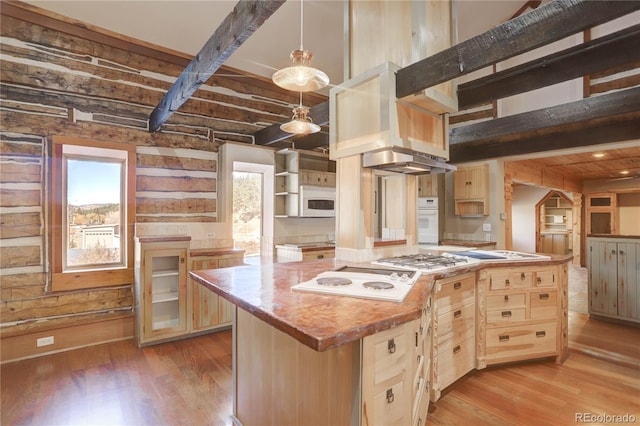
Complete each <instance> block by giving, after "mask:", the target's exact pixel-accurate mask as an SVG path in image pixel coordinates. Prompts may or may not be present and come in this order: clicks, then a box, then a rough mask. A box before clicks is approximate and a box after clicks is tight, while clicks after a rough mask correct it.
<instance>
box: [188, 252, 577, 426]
mask: <svg viewBox="0 0 640 426" xmlns="http://www.w3.org/2000/svg"><path fill="white" fill-rule="evenodd" d="M570 260H571V256H552V257H551V258H550V259H546V260H535V261H516V262H510V261H504V262H491V263H487V264H484V263H476V264H471V265H465V266H460V267H456V268H453V269H448V270H446V271H442V272H437V273H433V274H425V273H423V274H422V276H421V277H420V278H419V280H418V281H417V282H416V284H414V286H413V289H412V290H411V291H410V292H409V294H408V295H407V297H406V298H405V300H404V301H403V302H402V303H396V302H386V301H375V300H367V299H360V298H353V297H342V296H331V295H319V294H313V293H305V292H297V291H292V290H291V287H293V286H294V285H296V284H298V283H301V282H305V281H308V280H311V279H313V278H314V277H315V276H316V275H318V274H319V273H321V272H324V271H329V270H335V269H337V268H340V267H342V266H346V265H347V264H349V265H351V266H353V264H351V263H347V262H345V261H340V260H317V261H311V262H290V263H280V264H278V263H276V264H264V265H260V266H240V267H234V268H227V269H219V270H201V271H193V272H191V273H190V274H191V276H192V278H193V279H194V280H195V281H196V282H198V283H200V284H202V285H204V286H205V287H207V288H209V289H210V290H212V291H213V292H215V293H217V294H218V295H220V296H221V297H223V298H225V299H227V300H228V301H229V302H231V303H233V304H234V305H235V306H236V311H235V318H234V327H233V332H234V348H233V350H234V357H233V378H234V399H233V401H234V407H233V413H234V416H235V419H234V421H235V422H236V423H237V424H243V425H250V424H299V425H303V424H332V425H334V424H374V423H375V424H381V423H384V424H423V423H424V421H425V420H426V414H427V409H428V404H429V400H430V399H431V400H437V398H439V397H440V392H441V390H442V389H444V388H445V387H446V386H448V385H450V384H451V383H453V382H454V381H455V380H457V379H458V378H459V377H461V376H462V375H464V374H466V373H467V372H469V371H470V370H472V369H473V368H483V367H485V366H486V365H491V364H496V363H504V362H510V361H516V360H522V359H530V358H541V357H555V359H556V360H557V361H558V362H562V361H563V360H564V358H565V357H566V355H567V344H568V335H567V312H566V309H567V308H566V307H567V306H568V304H567V288H566V285H567V262H569V261H570ZM356 266H357V265H356ZM365 266H369V267H370V266H371V265H369V264H366V265H365ZM505 277H506V278H505ZM510 286H512V287H510ZM495 300H499V302H500V304H501V305H502V304H505V306H495ZM506 312H509V314H506ZM496 313H497V318H496V317H495V315H496ZM458 321H460V324H458V323H457V322H458ZM493 338H495V342H493V341H492V340H491V339H493ZM457 339H463V340H461V341H460V343H459V342H458V340H457ZM487 339H489V341H488V340H487ZM530 339H534V340H535V339H538V340H539V341H540V342H541V343H537V342H536V341H530ZM465 343H470V347H465V346H464V344H465ZM459 357H460V358H459Z"/></svg>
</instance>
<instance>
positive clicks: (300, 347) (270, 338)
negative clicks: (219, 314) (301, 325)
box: [234, 308, 359, 426]
mask: <svg viewBox="0 0 640 426" xmlns="http://www.w3.org/2000/svg"><path fill="white" fill-rule="evenodd" d="M235 326H236V346H235V352H234V358H235V371H234V376H235V380H236V387H235V395H234V397H235V401H234V410H235V412H234V416H235V421H236V422H237V423H238V424H242V425H244V426H249V425H301V424H308V423H309V422H310V421H312V422H313V424H316V425H348V424H353V423H352V414H353V413H352V411H354V410H358V409H359V401H358V400H355V399H354V395H355V394H357V392H354V390H355V389H356V388H357V387H358V386H357V380H356V379H357V377H358V371H359V366H358V365H357V363H355V360H357V359H358V356H357V355H359V343H358V342H354V343H348V344H345V345H342V346H339V347H337V348H334V349H329V350H327V351H323V352H317V351H314V350H313V349H311V348H309V347H308V346H305V345H304V344H302V343H300V342H298V341H297V340H295V339H294V338H292V337H291V336H289V335H287V334H285V333H283V332H281V331H279V330H277V329H275V328H273V327H271V326H270V325H268V324H267V323H265V322H264V321H262V320H260V319H258V318H256V317H255V316H253V315H251V314H250V313H248V312H247V311H245V310H243V309H241V308H236V323H235ZM354 355H356V356H354Z"/></svg>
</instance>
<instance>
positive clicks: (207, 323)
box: [191, 258, 220, 330]
mask: <svg viewBox="0 0 640 426" xmlns="http://www.w3.org/2000/svg"><path fill="white" fill-rule="evenodd" d="M217 267H218V261H217V260H216V259H210V258H204V259H199V258H192V259H191V270H193V271H197V270H199V269H215V268H217ZM192 286H193V329H194V330H204V329H207V328H209V327H212V326H215V325H218V317H219V310H220V309H219V307H218V299H219V297H218V295H217V294H215V293H214V292H212V291H211V290H209V289H207V288H206V287H204V286H202V285H200V284H198V283H193V282H192Z"/></svg>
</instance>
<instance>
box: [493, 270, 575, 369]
mask: <svg viewBox="0 0 640 426" xmlns="http://www.w3.org/2000/svg"><path fill="white" fill-rule="evenodd" d="M481 274H486V277H487V280H488V291H487V292H486V296H485V303H484V305H485V312H486V314H485V319H486V328H485V330H486V331H485V336H484V342H485V348H484V353H485V354H484V355H485V356H484V359H483V362H482V365H491V364H498V363H504V362H511V361H521V360H525V359H532V358H538V357H547V356H557V357H560V358H561V352H562V351H561V348H562V347H563V345H564V343H563V337H562V335H563V333H566V330H564V328H563V326H562V324H563V323H564V321H563V319H562V317H563V315H565V314H566V312H564V311H563V306H562V300H563V299H565V298H566V294H563V293H562V292H563V291H564V290H565V288H564V287H563V286H562V285H561V283H562V281H564V280H563V279H562V271H561V270H559V268H558V267H556V266H544V267H542V266H541V267H517V268H515V267H514V268H489V269H487V270H486V271H481ZM485 363H486V364H485Z"/></svg>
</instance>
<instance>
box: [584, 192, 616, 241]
mask: <svg viewBox="0 0 640 426" xmlns="http://www.w3.org/2000/svg"><path fill="white" fill-rule="evenodd" d="M616 200H617V199H616V194H614V193H598V194H589V195H587V202H586V207H587V235H589V234H600V235H608V234H616V233H617V224H616V214H615V213H616V204H617V202H616Z"/></svg>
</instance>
